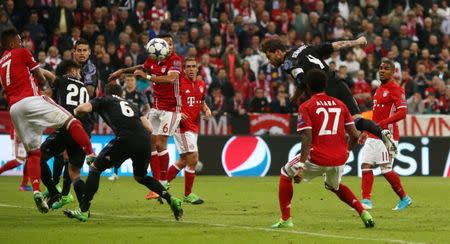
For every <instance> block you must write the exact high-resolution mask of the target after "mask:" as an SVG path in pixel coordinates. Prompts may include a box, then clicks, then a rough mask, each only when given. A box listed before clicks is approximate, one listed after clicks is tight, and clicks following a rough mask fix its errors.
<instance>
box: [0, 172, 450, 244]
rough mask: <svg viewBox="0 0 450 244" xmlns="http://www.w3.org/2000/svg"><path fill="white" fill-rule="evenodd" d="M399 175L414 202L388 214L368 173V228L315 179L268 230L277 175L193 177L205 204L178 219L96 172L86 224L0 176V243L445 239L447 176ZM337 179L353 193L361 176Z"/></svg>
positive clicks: (176, 187) (385, 188) (387, 200)
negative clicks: (41, 204)
mask: <svg viewBox="0 0 450 244" xmlns="http://www.w3.org/2000/svg"><path fill="white" fill-rule="evenodd" d="M402 181H403V184H404V186H405V188H406V191H407V192H408V193H409V194H410V195H411V196H412V198H413V201H414V202H413V205H412V206H411V207H410V208H409V209H407V210H405V211H403V212H394V211H392V210H391V208H393V207H394V206H395V204H396V202H397V200H398V199H397V196H396V195H395V194H394V193H393V191H392V190H391V188H390V187H389V185H388V184H387V182H386V181H385V180H384V178H383V177H376V178H375V184H374V192H373V201H374V209H373V210H372V211H371V213H372V215H373V216H374V218H375V221H376V227H375V228H374V229H365V228H364V226H363V224H362V222H361V220H360V219H359V217H358V216H357V214H356V212H355V211H352V210H350V208H349V207H348V206H347V205H345V204H344V203H342V202H340V201H339V199H338V198H337V197H336V196H335V195H334V194H333V193H331V192H329V191H327V190H325V189H324V187H323V183H322V182H321V180H320V179H315V180H314V181H313V182H311V183H301V184H299V185H295V189H294V200H293V204H292V215H293V219H294V224H295V226H294V228H290V229H283V230H274V229H270V228H269V227H270V225H271V224H273V223H275V222H276V221H277V220H278V218H279V210H278V197H277V189H278V177H264V178H228V177H219V176H215V177H212V176H199V177H197V179H196V184H195V186H194V190H195V193H197V194H198V195H199V196H201V197H203V198H204V200H205V204H203V205H197V206H193V205H186V204H185V205H184V212H185V214H184V217H183V220H181V221H179V222H176V221H175V220H174V218H173V216H172V214H171V212H170V210H169V206H168V205H167V204H164V205H160V204H159V203H157V202H156V201H148V200H145V199H144V196H145V194H146V193H147V190H146V189H145V188H144V187H143V186H141V185H138V184H137V183H135V182H134V181H133V180H132V178H125V177H122V178H120V179H119V180H118V181H117V182H114V183H112V182H109V181H107V180H106V178H102V181H101V184H100V189H99V192H98V193H97V195H96V196H95V198H94V201H93V203H92V208H91V213H92V215H91V218H90V219H89V221H88V222H86V223H81V222H78V221H76V220H73V219H68V218H66V217H65V216H63V214H62V211H61V210H59V211H52V212H49V213H48V214H41V213H39V212H38V211H37V210H36V209H35V206H34V202H33V200H32V194H31V193H30V192H19V191H18V188H19V182H20V178H19V177H0V192H1V199H0V243H80V242H82V243H84V242H88V243H125V242H126V243H152V242H153V243H155V241H158V242H159V243H163V242H165V243H449V242H450V220H449V218H450V179H444V178H438V177H402ZM343 182H344V183H347V184H348V185H349V186H350V188H351V189H352V190H353V191H354V192H355V193H356V194H357V195H358V196H359V193H360V179H358V178H356V177H344V178H343ZM183 190H184V180H183V178H179V179H176V180H175V181H174V182H173V184H172V185H171V190H170V192H171V193H172V194H173V195H175V196H177V197H182V193H183ZM76 206H77V205H76V204H75V203H74V204H71V205H69V206H68V207H69V208H75V207H76Z"/></svg>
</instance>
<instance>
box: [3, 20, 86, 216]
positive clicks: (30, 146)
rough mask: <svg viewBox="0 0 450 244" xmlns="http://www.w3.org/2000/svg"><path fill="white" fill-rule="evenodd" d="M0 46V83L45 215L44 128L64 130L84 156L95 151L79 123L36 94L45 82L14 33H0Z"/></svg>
mask: <svg viewBox="0 0 450 244" xmlns="http://www.w3.org/2000/svg"><path fill="white" fill-rule="evenodd" d="M1 44H2V47H3V48H4V49H6V51H5V52H4V53H3V56H2V58H1V59H0V81H1V83H2V86H3V88H4V90H5V94H6V100H7V102H8V105H9V113H10V114H11V120H12V122H13V125H14V127H15V128H16V131H17V133H18V135H19V137H20V138H21V139H22V143H23V144H24V146H25V150H26V151H27V170H28V174H29V176H30V180H31V183H32V187H33V198H34V201H35V203H36V206H37V208H38V210H39V211H40V212H42V213H46V212H48V206H47V203H46V202H45V201H44V197H43V195H42V193H41V190H40V178H41V168H40V157H41V151H40V149H39V146H40V145H41V137H42V132H43V131H44V129H45V128H47V127H53V128H61V127H64V128H66V129H67V130H68V131H69V133H70V134H71V136H72V138H73V139H74V140H75V141H76V142H77V144H78V145H80V146H81V147H82V148H83V151H84V152H85V154H86V155H90V157H93V156H94V152H93V150H92V145H91V142H90V140H89V137H88V135H87V134H86V132H84V129H83V127H82V125H81V122H80V121H79V120H77V119H75V118H73V116H72V115H71V114H70V113H69V112H67V111H66V110H65V109H64V108H62V107H60V106H59V105H57V104H56V103H55V102H54V101H53V100H52V99H51V98H49V97H46V96H41V95H40V94H39V90H38V83H39V84H41V85H44V84H45V83H46V82H47V80H46V78H45V77H44V75H43V72H42V71H41V68H40V67H39V63H37V62H36V61H35V60H34V58H33V56H32V55H31V52H30V51H29V50H28V49H26V48H23V47H22V44H21V39H20V36H19V35H18V33H17V31H16V30H14V29H9V30H5V31H3V33H2V37H1ZM35 78H36V79H37V81H36V80H35Z"/></svg>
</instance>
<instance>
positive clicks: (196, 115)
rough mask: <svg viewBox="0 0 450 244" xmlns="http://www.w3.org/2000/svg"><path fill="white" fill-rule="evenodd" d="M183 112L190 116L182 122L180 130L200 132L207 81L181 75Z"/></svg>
mask: <svg viewBox="0 0 450 244" xmlns="http://www.w3.org/2000/svg"><path fill="white" fill-rule="evenodd" d="M180 88H181V101H182V107H181V111H182V113H184V114H186V115H187V116H188V118H187V119H185V120H182V121H181V122H180V132H182V133H183V132H186V131H192V132H195V133H198V127H199V123H200V112H201V110H202V103H203V100H205V94H206V83H205V82H204V81H202V80H195V81H191V80H189V79H188V78H187V77H186V76H184V75H183V76H182V77H181V83H180Z"/></svg>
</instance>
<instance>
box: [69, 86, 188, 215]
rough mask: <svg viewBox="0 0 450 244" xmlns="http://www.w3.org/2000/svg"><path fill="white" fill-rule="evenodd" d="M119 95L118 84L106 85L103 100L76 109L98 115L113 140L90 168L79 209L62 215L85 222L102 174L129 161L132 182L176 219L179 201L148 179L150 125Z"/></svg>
mask: <svg viewBox="0 0 450 244" xmlns="http://www.w3.org/2000/svg"><path fill="white" fill-rule="evenodd" d="M121 95H122V88H121V87H120V85H117V84H112V83H110V84H107V85H106V86H105V96H104V97H97V98H94V99H92V100H90V101H89V102H88V103H84V104H81V105H80V106H78V107H77V108H76V109H75V114H76V115H77V116H78V115H82V114H84V113H89V112H92V111H94V112H97V113H98V114H99V115H100V116H101V117H102V118H103V119H104V121H105V122H106V123H107V124H108V125H109V127H111V128H112V130H113V131H114V134H115V135H116V137H115V138H114V139H113V140H111V141H110V142H109V143H108V145H106V147H105V148H103V150H102V151H101V152H100V154H99V155H98V157H97V158H96V159H95V162H93V163H92V164H91V165H90V168H89V175H88V178H87V180H86V186H85V191H84V195H83V197H82V199H81V202H80V209H77V210H65V211H64V214H65V215H66V216H68V217H69V218H76V219H78V220H80V221H87V220H88V218H89V208H90V205H91V201H92V199H93V198H94V195H95V193H96V192H97V190H98V187H99V183H100V175H101V173H102V172H103V171H105V170H106V169H109V168H111V167H112V166H114V164H116V163H123V162H124V161H125V160H127V159H128V158H131V161H132V162H133V174H134V179H135V180H136V181H137V182H139V183H140V184H142V185H144V186H146V187H147V188H148V189H150V190H151V191H154V192H156V193H157V194H158V195H159V196H161V197H162V198H164V199H165V200H166V201H167V202H168V203H169V205H170V208H171V209H172V212H173V214H174V216H175V219H177V220H178V219H179V218H181V216H182V215H183V209H182V208H181V200H179V199H177V198H174V197H172V196H171V195H170V194H169V193H168V192H167V190H166V189H165V188H164V186H163V185H161V183H159V182H158V181H157V180H155V179H153V178H152V177H150V176H147V168H148V162H149V160H150V150H149V148H150V144H151V143H150V133H151V132H152V128H151V125H150V123H149V122H148V121H147V119H146V118H145V117H144V116H142V117H140V116H139V115H140V113H139V111H138V110H137V108H136V107H135V106H134V105H132V104H131V103H130V102H128V101H126V100H125V99H123V98H121V97H120V96H121Z"/></svg>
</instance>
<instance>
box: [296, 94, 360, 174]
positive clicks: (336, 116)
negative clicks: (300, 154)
mask: <svg viewBox="0 0 450 244" xmlns="http://www.w3.org/2000/svg"><path fill="white" fill-rule="evenodd" d="M350 124H353V118H352V116H351V115H350V112H349V111H348V109H347V107H346V106H345V105H344V103H342V102H341V101H339V100H338V99H336V98H333V97H330V96H328V95H326V94H325V93H318V94H315V95H313V96H312V97H311V98H310V99H309V100H308V101H306V102H305V103H303V104H302V105H301V106H300V108H299V111H298V121H297V131H302V130H305V129H311V130H312V146H311V153H310V158H311V161H312V162H313V163H314V164H317V165H320V166H340V165H343V164H344V163H345V162H346V161H347V140H346V137H345V126H347V125H350Z"/></svg>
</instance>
